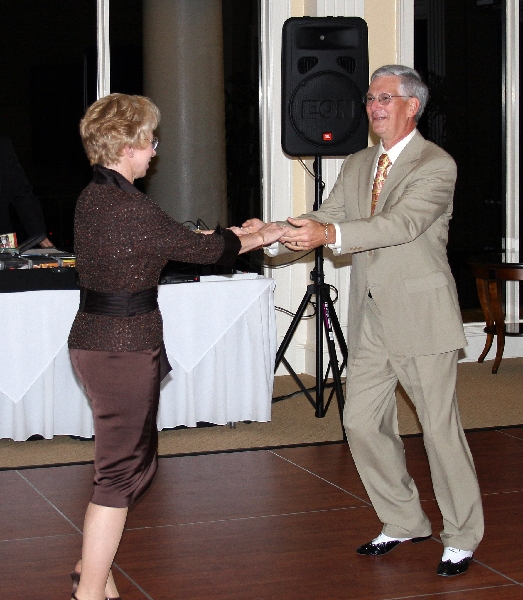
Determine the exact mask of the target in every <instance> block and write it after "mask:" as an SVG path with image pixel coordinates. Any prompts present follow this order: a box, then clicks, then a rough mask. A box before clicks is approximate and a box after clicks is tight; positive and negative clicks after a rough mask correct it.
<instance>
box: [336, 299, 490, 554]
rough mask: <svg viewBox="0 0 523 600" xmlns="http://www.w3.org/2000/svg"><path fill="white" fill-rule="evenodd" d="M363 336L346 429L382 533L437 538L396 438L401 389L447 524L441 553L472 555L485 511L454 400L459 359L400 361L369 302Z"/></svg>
mask: <svg viewBox="0 0 523 600" xmlns="http://www.w3.org/2000/svg"><path fill="white" fill-rule="evenodd" d="M364 306H365V309H364V314H363V315H362V318H363V323H362V334H361V340H360V344H359V348H358V350H357V353H356V356H355V360H354V364H353V366H352V367H351V370H350V374H349V378H348V380H347V401H346V406H345V412H344V425H345V430H346V433H347V438H348V442H349V446H350V449H351V452H352V455H353V457H354V461H355V463H356V467H357V469H358V472H359V475H360V477H361V480H362V482H363V484H364V486H365V489H366V490H367V493H368V495H369V497H370V500H371V502H372V506H373V507H374V510H375V511H376V513H377V515H378V518H379V519H380V521H381V522H382V523H383V524H384V527H383V533H385V534H386V535H388V536H390V537H421V536H427V535H430V534H431V533H432V528H431V524H430V522H429V520H428V518H427V516H426V514H425V513H424V511H423V509H422V508H421V504H420V499H419V494H418V490H417V488H416V484H415V483H414V480H413V479H412V477H411V476H410V475H409V473H408V472H407V469H406V464H405V453H404V447H403V442H402V441H401V438H400V436H399V434H398V420H397V407H396V397H395V389H396V386H397V383H398V381H399V382H400V383H401V385H402V386H403V389H404V390H405V391H406V392H407V394H408V395H409V397H410V399H411V400H412V402H413V404H414V406H415V408H416V411H417V414H418V418H419V421H420V423H421V426H422V428H423V440H424V443H425V449H426V451H427V456H428V459H429V464H430V471H431V476H432V483H433V487H434V493H435V496H436V500H437V502H438V506H439V508H440V511H441V514H442V516H443V531H442V532H441V539H442V541H443V544H444V546H452V547H454V548H459V549H461V550H472V551H474V550H475V549H476V547H477V546H478V544H479V542H480V540H481V538H482V537H483V509H482V504H481V496H480V491H479V486H478V481H477V477H476V472H475V469H474V463H473V460H472V456H471V453H470V450H469V447H468V444H467V440H466V438H465V434H464V432H463V428H462V426H461V421H460V418H459V412H458V405H457V398H456V373H457V360H458V351H457V350H456V351H453V352H447V353H443V354H434V355H428V356H414V357H409V356H398V355H394V354H393V353H392V352H391V351H390V349H389V348H388V347H387V340H390V336H388V335H387V334H386V331H384V327H385V326H384V324H383V322H382V318H381V315H380V312H379V310H378V309H377V307H376V304H375V303H374V301H373V300H372V299H371V298H367V300H366V303H365V304H364Z"/></svg>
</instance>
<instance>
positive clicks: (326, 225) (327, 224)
mask: <svg viewBox="0 0 523 600" xmlns="http://www.w3.org/2000/svg"><path fill="white" fill-rule="evenodd" d="M329 225H330V223H325V242H324V243H323V245H324V246H325V248H327V239H328V237H329Z"/></svg>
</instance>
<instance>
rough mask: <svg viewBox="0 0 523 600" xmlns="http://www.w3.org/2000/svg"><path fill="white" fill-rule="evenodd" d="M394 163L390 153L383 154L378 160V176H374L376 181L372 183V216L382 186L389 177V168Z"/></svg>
mask: <svg viewBox="0 0 523 600" xmlns="http://www.w3.org/2000/svg"><path fill="white" fill-rule="evenodd" d="M391 164H392V162H391V160H390V158H389V155H388V154H382V155H381V156H380V159H379V160H378V168H377V169H376V176H375V177H374V183H373V184H372V204H371V208H370V214H371V216H372V215H373V214H374V210H375V209H376V204H377V203H378V198H379V195H380V192H381V188H382V187H383V184H384V183H385V179H387V169H388V168H389V166H390V165H391Z"/></svg>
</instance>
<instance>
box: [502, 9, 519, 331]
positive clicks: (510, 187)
mask: <svg viewBox="0 0 523 600" xmlns="http://www.w3.org/2000/svg"><path fill="white" fill-rule="evenodd" d="M505 31H506V38H505V74H504V79H505V131H506V135H505V144H506V147H505V153H506V182H507V183H506V223H507V225H506V231H505V250H506V252H507V259H508V260H511V259H512V260H519V257H518V256H517V253H519V251H520V243H519V235H520V231H519V1H517V0H507V2H506V30H505ZM514 253H516V256H514ZM511 254H512V258H511ZM519 285H520V284H519V282H515V281H508V282H507V289H506V320H507V322H509V323H511V322H518V321H519V318H520V315H519V295H520V294H519Z"/></svg>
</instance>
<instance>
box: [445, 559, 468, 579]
mask: <svg viewBox="0 0 523 600" xmlns="http://www.w3.org/2000/svg"><path fill="white" fill-rule="evenodd" d="M471 560H472V556H468V557H467V558H464V559H463V560H460V561H459V562H456V563H454V562H452V561H451V560H446V561H441V562H440V563H439V565H438V568H437V569H436V573H437V574H438V575H441V576H442V577H454V575H461V574H462V573H465V571H466V570H467V569H468V568H469V563H470V561H471Z"/></svg>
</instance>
